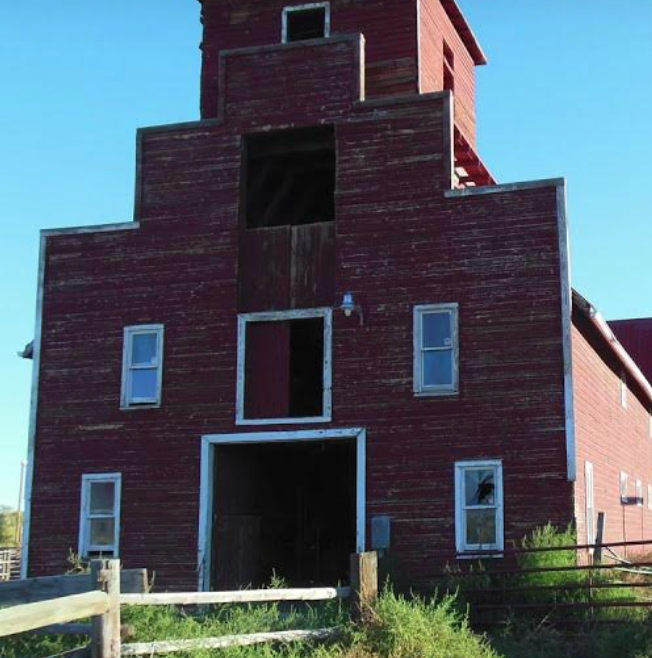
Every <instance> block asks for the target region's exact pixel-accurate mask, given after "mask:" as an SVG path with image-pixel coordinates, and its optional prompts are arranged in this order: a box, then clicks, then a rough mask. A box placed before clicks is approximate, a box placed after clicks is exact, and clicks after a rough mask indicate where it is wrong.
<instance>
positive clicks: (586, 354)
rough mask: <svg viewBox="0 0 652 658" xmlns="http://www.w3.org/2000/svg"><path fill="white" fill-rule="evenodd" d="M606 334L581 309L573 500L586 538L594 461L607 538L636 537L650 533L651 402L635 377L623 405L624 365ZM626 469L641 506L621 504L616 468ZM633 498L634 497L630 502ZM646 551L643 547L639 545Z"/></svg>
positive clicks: (575, 332)
mask: <svg viewBox="0 0 652 658" xmlns="http://www.w3.org/2000/svg"><path fill="white" fill-rule="evenodd" d="M603 340H604V339H601V337H600V336H597V335H596V333H595V329H594V328H593V327H592V325H591V324H590V323H588V322H587V321H586V319H585V318H584V317H582V316H581V315H580V314H575V318H574V327H573V375H574V379H575V414H576V425H577V458H578V462H577V464H578V478H577V483H576V485H575V505H576V516H577V519H578V534H579V538H580V539H581V543H584V540H585V539H586V514H585V509H586V507H585V506H586V487H585V477H584V474H585V462H586V461H589V462H591V463H592V464H593V471H594V474H593V478H594V496H595V511H596V514H597V513H598V512H604V513H605V515H606V525H605V540H607V541H611V542H621V541H637V540H641V539H649V538H650V537H651V536H652V510H650V509H649V508H648V485H652V462H651V460H650V454H651V451H652V438H650V410H649V402H647V401H646V399H645V397H644V396H642V395H641V393H640V391H639V390H638V389H637V387H636V384H635V382H633V381H629V382H628V392H627V408H626V409H624V408H623V407H622V405H621V397H620V396H621V381H622V380H621V378H622V374H623V373H622V366H621V365H620V364H619V363H618V362H617V361H616V360H615V359H614V358H613V357H610V356H609V351H608V349H607V348H606V346H605V345H604V342H603ZM621 471H622V472H624V473H627V475H628V479H629V491H628V495H629V496H630V497H632V498H633V497H634V496H635V495H636V490H635V487H636V480H641V482H642V484H643V498H644V502H643V506H642V507H641V506H637V505H636V504H626V505H623V504H622V503H621V500H620V473H621ZM632 502H633V501H632ZM630 550H631V549H630ZM640 550H643V551H644V552H645V551H646V550H647V547H645V548H642V549H640Z"/></svg>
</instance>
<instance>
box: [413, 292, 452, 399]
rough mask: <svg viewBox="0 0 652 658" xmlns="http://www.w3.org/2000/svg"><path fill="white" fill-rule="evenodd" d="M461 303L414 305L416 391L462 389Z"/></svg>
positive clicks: (438, 392) (431, 392)
mask: <svg viewBox="0 0 652 658" xmlns="http://www.w3.org/2000/svg"><path fill="white" fill-rule="evenodd" d="M458 318H459V306H458V305H457V304H429V305H424V306H416V307H415V309H414V392H415V393H416V394H417V395H455V394H456V393H457V392H458V391H459V338H458V334H459V331H458V325H459V319H458Z"/></svg>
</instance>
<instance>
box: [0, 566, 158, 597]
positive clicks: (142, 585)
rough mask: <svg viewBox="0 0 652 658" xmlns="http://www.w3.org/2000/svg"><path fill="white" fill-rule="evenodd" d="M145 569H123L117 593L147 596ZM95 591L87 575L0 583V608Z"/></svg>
mask: <svg viewBox="0 0 652 658" xmlns="http://www.w3.org/2000/svg"><path fill="white" fill-rule="evenodd" d="M148 587H149V583H148V582H147V569H125V570H124V571H121V572H120V591H121V592H125V593H130V594H140V593H142V592H146V591H147V589H148ZM95 589H97V585H96V584H94V583H93V580H92V577H91V575H90V574H87V573H86V574H75V575H67V576H46V577H42V578H28V579H27V580H14V581H10V582H7V583H0V606H7V605H19V604H22V603H37V602H38V601H47V600H49V599H54V598H56V597H62V596H72V595H73V594H84V593H86V592H91V591H93V590H95Z"/></svg>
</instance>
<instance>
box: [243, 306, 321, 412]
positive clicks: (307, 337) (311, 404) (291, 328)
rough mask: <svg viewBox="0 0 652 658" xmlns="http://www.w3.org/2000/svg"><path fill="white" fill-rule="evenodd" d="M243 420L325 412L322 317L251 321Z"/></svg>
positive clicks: (248, 326) (246, 340)
mask: <svg viewBox="0 0 652 658" xmlns="http://www.w3.org/2000/svg"><path fill="white" fill-rule="evenodd" d="M244 393H245V394H244V412H245V413H244V417H245V418H247V419H249V420H252V419H264V418H311V417H319V416H322V415H323V413H324V318H321V317H320V318H307V319H300V320H288V321H278V322H249V323H247V329H246V335H245V390H244Z"/></svg>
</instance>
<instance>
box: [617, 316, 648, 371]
mask: <svg viewBox="0 0 652 658" xmlns="http://www.w3.org/2000/svg"><path fill="white" fill-rule="evenodd" d="M609 326H610V327H611V330H612V331H613V332H614V334H616V337H617V338H618V340H619V341H620V342H621V343H622V345H623V346H624V347H625V349H626V350H627V352H628V353H629V354H630V355H631V356H632V358H633V359H634V361H636V363H637V365H638V367H639V368H640V369H641V370H642V371H643V374H644V375H645V376H646V377H647V378H648V381H651V382H652V318H639V319H635V320H634V319H633V320H610V321H609Z"/></svg>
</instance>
